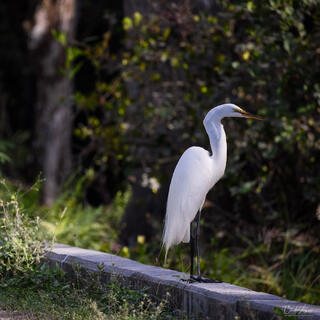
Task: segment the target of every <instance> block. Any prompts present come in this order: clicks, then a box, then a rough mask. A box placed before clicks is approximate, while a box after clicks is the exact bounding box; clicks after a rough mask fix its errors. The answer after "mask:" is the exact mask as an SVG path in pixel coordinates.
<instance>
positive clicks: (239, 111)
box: [233, 108, 242, 113]
mask: <svg viewBox="0 0 320 320" xmlns="http://www.w3.org/2000/svg"><path fill="white" fill-rule="evenodd" d="M233 111H234V112H238V113H242V112H241V110H239V109H236V108H234V109H233Z"/></svg>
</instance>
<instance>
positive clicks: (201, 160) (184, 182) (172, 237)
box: [162, 103, 263, 282]
mask: <svg viewBox="0 0 320 320" xmlns="http://www.w3.org/2000/svg"><path fill="white" fill-rule="evenodd" d="M225 117H237V118H251V119H257V120H263V119H262V118H260V117H258V116H255V115H253V114H251V113H248V112H246V111H244V110H243V109H241V108H240V107H238V106H236V105H234V104H230V103H228V104H223V105H220V106H217V107H215V108H213V109H211V110H210V111H209V112H208V114H207V115H206V117H205V118H204V121H203V125H204V127H205V129H206V131H207V134H208V136H209V140H210V146H211V150H212V154H211V155H210V153H209V152H208V151H207V150H205V149H203V148H200V147H194V146H193V147H190V148H188V149H187V150H186V151H185V152H184V153H183V154H182V156H181V158H180V159H179V161H178V164H177V166H176V168H175V170H174V172H173V176H172V180H171V183H170V187H169V195H168V201H167V210H166V217H165V226H164V231H163V238H162V244H163V245H164V246H165V252H166V253H165V263H166V260H167V254H168V250H169V248H170V247H171V246H173V245H175V244H178V243H180V242H190V254H191V265H190V281H199V282H217V281H216V280H211V279H205V278H202V277H201V275H200V258H199V255H200V254H199V231H200V217H201V209H202V206H203V204H204V201H205V198H206V195H207V193H208V191H209V190H210V189H211V188H212V187H213V186H214V185H215V184H216V183H217V182H218V180H219V179H220V178H221V177H222V176H223V174H224V171H225V168H226V162H227V141H226V134H225V131H224V128H223V125H222V123H221V120H222V119H223V118H225ZM194 224H195V225H196V226H194ZM195 227H196V231H194V229H195ZM194 232H196V235H194ZM194 242H195V245H196V250H197V274H198V275H197V276H194V275H193V262H194Z"/></svg>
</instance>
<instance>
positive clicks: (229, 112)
mask: <svg viewBox="0 0 320 320" xmlns="http://www.w3.org/2000/svg"><path fill="white" fill-rule="evenodd" d="M226 117H234V118H249V119H256V120H263V118H261V117H259V116H256V115H254V114H252V113H249V112H247V111H245V110H243V109H241V108H240V107H238V106H237V105H235V104H232V103H226V104H222V105H220V106H217V107H215V108H212V109H211V110H210V111H209V112H208V114H207V115H206V117H205V119H204V123H206V122H209V121H210V122H211V121H214V120H216V121H220V120H222V119H223V118H226Z"/></svg>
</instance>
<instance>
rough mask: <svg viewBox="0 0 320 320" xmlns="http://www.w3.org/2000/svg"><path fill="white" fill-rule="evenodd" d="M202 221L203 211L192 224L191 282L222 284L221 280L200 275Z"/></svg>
mask: <svg viewBox="0 0 320 320" xmlns="http://www.w3.org/2000/svg"><path fill="white" fill-rule="evenodd" d="M200 219H201V211H200V210H199V212H198V214H197V215H196V217H195V219H194V220H193V221H192V222H191V224H190V245H191V250H190V251H191V270H190V282H204V283H220V282H221V281H219V280H214V279H208V278H203V277H201V273H200V246H199V237H200ZM193 223H196V234H195V235H194V232H193V229H194V228H193ZM194 242H195V245H196V251H197V276H194V275H193V260H194Z"/></svg>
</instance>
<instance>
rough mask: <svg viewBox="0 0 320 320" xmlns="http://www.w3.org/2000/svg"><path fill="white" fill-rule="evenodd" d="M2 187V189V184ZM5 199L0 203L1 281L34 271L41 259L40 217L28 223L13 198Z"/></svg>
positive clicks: (14, 197)
mask: <svg viewBox="0 0 320 320" xmlns="http://www.w3.org/2000/svg"><path fill="white" fill-rule="evenodd" d="M2 186H5V182H3V181H2ZM8 198H9V199H8ZM8 198H7V199H6V198H3V199H0V219H1V224H0V276H1V277H2V278H3V279H5V278H8V277H12V276H14V275H16V276H19V275H22V274H24V273H28V272H30V271H34V270H35V268H36V266H37V265H38V264H39V262H40V260H41V258H42V257H43V256H44V246H43V242H42V241H41V239H40V238H39V217H37V218H36V219H30V218H29V217H28V216H26V215H24V213H23V211H22V208H21V206H20V204H19V202H18V200H17V197H16V195H15V194H9V196H8Z"/></svg>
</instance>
